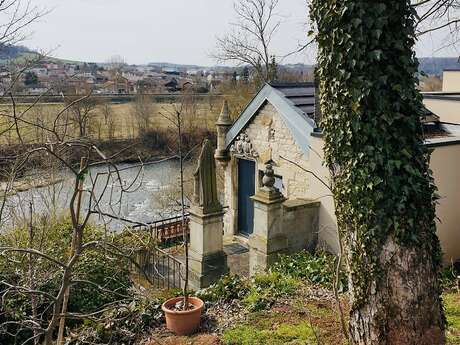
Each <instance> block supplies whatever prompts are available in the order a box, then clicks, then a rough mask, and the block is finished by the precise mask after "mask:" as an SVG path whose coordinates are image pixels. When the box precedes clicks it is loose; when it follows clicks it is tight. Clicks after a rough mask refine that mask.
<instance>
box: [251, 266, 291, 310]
mask: <svg viewBox="0 0 460 345" xmlns="http://www.w3.org/2000/svg"><path fill="white" fill-rule="evenodd" d="M298 287H299V282H298V280H296V279H294V278H292V277H290V276H286V275H282V274H281V273H279V272H269V273H265V274H258V275H256V276H254V278H252V280H251V287H250V289H249V292H248V294H247V295H246V296H245V297H244V299H243V304H244V305H245V306H246V308H247V309H248V310H250V311H258V310H263V309H266V308H268V307H270V306H271V305H273V303H274V302H276V299H277V298H279V297H283V296H290V295H292V294H293V293H294V292H295V291H296V290H297V288H298Z"/></svg>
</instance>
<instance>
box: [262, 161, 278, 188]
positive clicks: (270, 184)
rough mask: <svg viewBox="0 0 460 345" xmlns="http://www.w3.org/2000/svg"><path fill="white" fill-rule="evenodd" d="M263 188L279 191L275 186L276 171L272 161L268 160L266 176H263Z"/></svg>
mask: <svg viewBox="0 0 460 345" xmlns="http://www.w3.org/2000/svg"><path fill="white" fill-rule="evenodd" d="M262 185H263V187H262V188H263V189H265V190H266V191H272V192H275V191H277V188H276V187H275V171H274V170H273V165H272V163H271V162H268V163H267V164H266V165H265V171H264V177H263V178H262Z"/></svg>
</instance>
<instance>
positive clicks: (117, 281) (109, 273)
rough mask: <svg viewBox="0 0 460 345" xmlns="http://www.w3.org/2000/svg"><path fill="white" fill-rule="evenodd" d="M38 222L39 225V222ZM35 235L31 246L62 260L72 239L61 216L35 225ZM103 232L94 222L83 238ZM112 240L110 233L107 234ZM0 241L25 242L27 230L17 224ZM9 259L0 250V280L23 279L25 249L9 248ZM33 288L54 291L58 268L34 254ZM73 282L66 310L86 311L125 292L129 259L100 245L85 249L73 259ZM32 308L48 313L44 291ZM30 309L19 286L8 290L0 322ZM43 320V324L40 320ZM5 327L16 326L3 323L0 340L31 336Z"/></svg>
mask: <svg viewBox="0 0 460 345" xmlns="http://www.w3.org/2000/svg"><path fill="white" fill-rule="evenodd" d="M40 227H41V228H40ZM36 230H37V231H36V236H35V238H34V243H33V247H34V248H40V250H41V251H42V252H43V253H45V254H48V255H49V256H51V257H53V258H55V259H57V260H59V261H61V262H66V261H67V260H68V258H69V252H70V244H71V240H72V225H71V224H70V222H69V221H60V222H56V223H53V224H49V223H46V224H41V225H37V227H36ZM104 237H105V234H104V232H103V231H102V230H100V229H99V228H96V227H88V228H86V229H85V241H91V240H100V239H103V238H104ZM108 240H109V241H115V240H116V239H115V238H111V239H110V238H109V239H108ZM0 246H5V247H18V248H28V247H29V243H28V230H27V229H25V228H17V229H14V230H11V231H9V232H7V233H6V234H3V235H0ZM8 259H9V260H7V259H6V257H5V256H0V282H2V281H3V282H5V283H7V284H11V285H17V286H21V285H27V284H30V282H29V280H30V278H29V271H28V270H29V255H27V254H26V255H25V254H22V253H13V252H11V253H8ZM33 267H34V271H35V272H34V281H33V283H34V288H35V289H36V290H39V291H41V292H42V293H46V294H49V295H51V296H56V295H57V293H58V291H59V289H60V285H61V279H62V271H61V269H60V268H59V267H57V266H56V265H55V264H53V263H51V262H50V261H48V260H44V259H41V258H37V257H33ZM72 279H73V280H74V281H75V283H74V285H72V287H71V289H70V291H71V293H70V299H69V305H68V310H69V312H74V313H91V312H94V311H97V310H98V309H100V308H102V307H104V306H106V305H107V304H110V303H114V302H116V301H118V300H120V299H123V298H126V297H128V296H129V295H130V290H129V289H130V286H131V282H130V277H129V270H128V265H127V263H126V262H123V261H122V260H119V259H116V258H114V257H110V256H109V255H106V254H105V253H104V252H103V251H100V250H97V249H95V250H90V251H85V252H84V253H83V255H82V256H81V257H80V260H79V261H78V262H77V264H76V266H75V270H74V275H73V278H72ZM6 289H7V285H6V284H2V283H0V291H2V292H3V291H5V290H6ZM36 301H37V312H38V314H39V315H43V319H44V320H49V319H50V317H51V311H52V310H51V308H50V307H49V305H50V303H51V302H52V301H51V299H50V298H49V297H46V296H45V295H38V296H37V298H36ZM30 315H32V309H31V300H30V296H29V295H27V294H25V293H21V292H19V291H11V292H10V293H8V294H7V295H5V299H4V304H3V306H2V312H1V313H0V324H3V323H5V322H7V321H10V322H14V321H17V322H20V321H22V320H25V319H28V318H30ZM81 322H82V321H76V320H69V322H68V323H67V325H69V326H71V327H72V326H75V325H78V324H79V323H81ZM43 326H46V324H43ZM5 331H8V332H10V333H12V334H15V333H16V332H17V331H18V328H17V326H15V325H13V324H10V325H9V326H8V329H7V330H6V329H3V330H2V329H0V343H1V344H15V343H19V344H20V343H22V341H24V340H25V339H27V338H28V337H30V336H31V332H30V330H21V332H19V333H18V335H17V336H14V337H13V336H8V335H6V332H5Z"/></svg>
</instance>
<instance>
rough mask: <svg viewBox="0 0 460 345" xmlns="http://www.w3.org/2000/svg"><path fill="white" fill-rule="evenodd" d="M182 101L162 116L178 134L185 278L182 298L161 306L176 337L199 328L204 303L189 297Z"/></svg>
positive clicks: (169, 327)
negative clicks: (169, 112) (172, 125)
mask: <svg viewBox="0 0 460 345" xmlns="http://www.w3.org/2000/svg"><path fill="white" fill-rule="evenodd" d="M183 105H184V101H183V102H181V105H180V106H179V108H178V107H177V106H174V112H173V114H169V115H164V114H162V115H163V116H164V117H167V119H168V120H169V121H170V123H172V124H174V126H175V129H176V130H177V134H178V139H177V141H178V156H179V160H180V208H181V210H180V211H181V215H182V224H181V225H182V236H183V239H184V249H185V276H184V287H183V296H181V297H176V298H171V299H169V300H167V301H166V302H164V303H163V305H162V306H161V308H162V310H163V312H164V313H165V318H166V327H167V328H168V329H169V330H171V331H173V332H174V333H175V334H177V335H189V334H192V333H194V332H195V331H196V330H197V329H198V328H199V326H200V320H201V312H202V310H203V306H204V303H203V301H202V300H201V299H199V298H197V297H191V296H189V291H188V282H189V246H188V245H189V240H188V232H187V228H188V227H187V222H186V219H185V192H184V158H186V157H187V156H188V153H187V154H186V155H184V147H183V130H182V109H183Z"/></svg>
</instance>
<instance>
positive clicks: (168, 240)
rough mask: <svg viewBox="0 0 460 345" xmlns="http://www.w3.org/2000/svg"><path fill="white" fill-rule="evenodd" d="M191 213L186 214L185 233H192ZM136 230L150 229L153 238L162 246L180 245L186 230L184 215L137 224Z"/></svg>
mask: <svg viewBox="0 0 460 345" xmlns="http://www.w3.org/2000/svg"><path fill="white" fill-rule="evenodd" d="M189 216H190V215H189V214H188V213H187V214H186V215H185V230H186V231H185V233H186V234H187V235H188V234H189V233H190V229H189V223H190V218H189ZM133 229H135V230H144V231H149V232H150V234H151V236H152V238H153V239H154V240H155V242H156V243H158V245H159V246H160V247H163V248H164V247H170V246H171V245H176V246H177V245H178V244H180V243H182V242H183V241H184V231H183V229H182V216H175V217H170V218H165V219H161V220H157V221H155V222H152V223H148V224H147V225H136V226H134V227H133Z"/></svg>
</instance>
